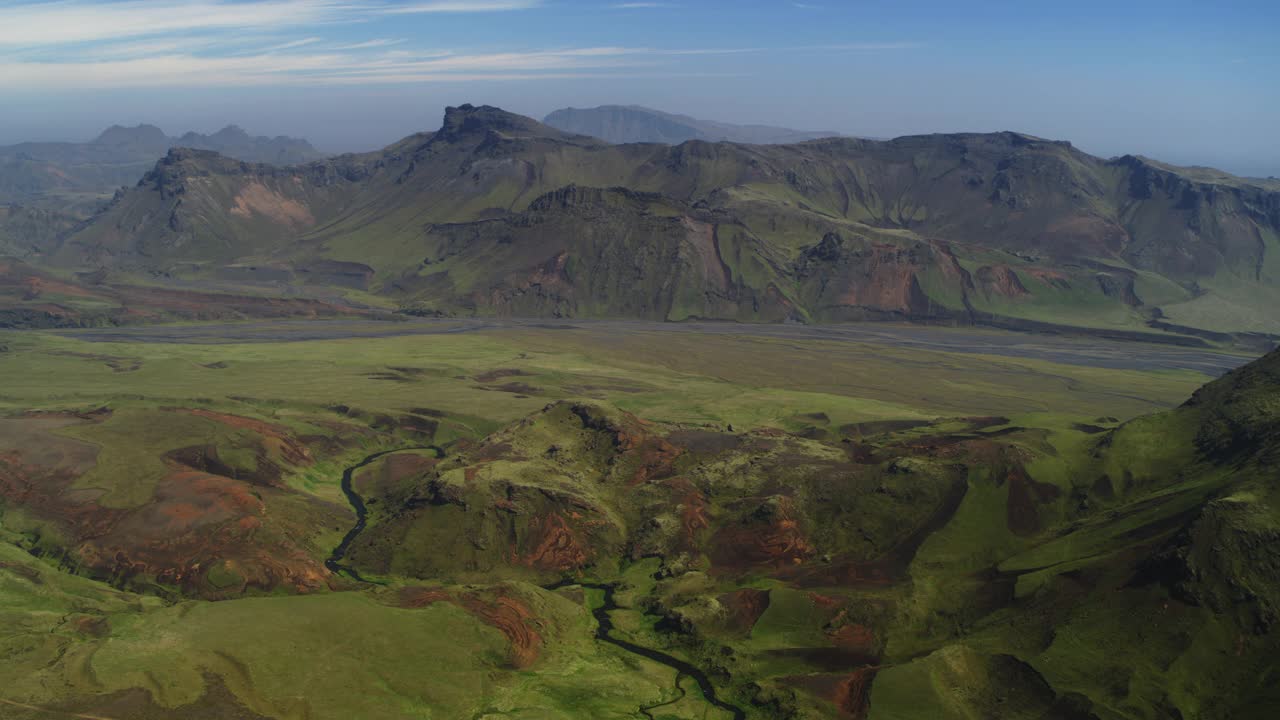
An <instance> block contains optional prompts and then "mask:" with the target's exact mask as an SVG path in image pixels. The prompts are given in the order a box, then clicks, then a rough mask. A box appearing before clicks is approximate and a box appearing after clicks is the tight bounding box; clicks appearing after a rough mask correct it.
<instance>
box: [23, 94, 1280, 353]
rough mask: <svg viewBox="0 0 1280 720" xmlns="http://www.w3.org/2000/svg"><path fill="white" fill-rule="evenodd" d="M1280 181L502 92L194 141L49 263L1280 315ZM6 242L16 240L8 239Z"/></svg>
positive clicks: (756, 296) (541, 294) (841, 312)
mask: <svg viewBox="0 0 1280 720" xmlns="http://www.w3.org/2000/svg"><path fill="white" fill-rule="evenodd" d="M1278 233H1280V192H1277V188H1276V187H1275V186H1274V184H1271V183H1268V182H1267V181H1250V180H1245V179H1241V178H1235V177H1232V176H1228V175H1223V174H1220V173H1214V172H1210V171H1205V170H1200V169H1189V170H1184V169H1180V168H1174V167H1170V166H1165V165H1162V164H1159V163H1156V162H1154V161H1149V160H1146V159H1143V158H1137V157H1128V156H1127V157H1124V158H1119V159H1115V160H1102V159H1099V158H1096V157H1093V156H1090V155H1088V154H1085V153H1083V152H1080V151H1079V150H1076V149H1075V148H1073V147H1072V146H1071V145H1070V144H1069V143H1065V142H1053V141H1048V140H1042V139H1039V138H1033V137H1029V136H1026V135H1020V134H1017V133H995V134H985V135H979V134H957V135H932V136H917V137H904V138H898V139H896V140H892V141H872V140H860V139H852V138H834V139H826V140H815V141H810V142H804V143H799V144H794V145H768V146H764V145H761V146H754V145H739V144H733V143H708V142H703V141H690V142H686V143H684V144H682V145H678V146H667V145H657V144H633V145H607V144H605V143H603V142H601V141H597V140H594V139H592V138H588V137H584V136H579V135H571V134H567V133H564V132H561V131H559V130H555V129H553V128H550V127H547V126H545V125H542V124H540V123H537V122H535V121H534V120H531V119H529V118H524V117H521V116H518V115H513V114H510V113H506V112H503V111H502V110H499V109H497V108H492V107H473V106H462V107H458V108H450V109H449V110H448V111H447V113H446V116H445V119H444V124H443V126H442V127H441V128H440V129H439V130H438V131H436V132H431V133H423V134H419V135H414V136H411V137H408V138H406V139H404V140H402V141H400V142H398V143H396V144H394V145H392V146H390V147H388V148H386V149H385V150H382V151H380V152H375V153H369V154H365V155H348V156H342V157H338V158H333V159H330V160H325V161H321V162H316V163H312V164H309V165H295V166H289V167H275V166H269V165H260V164H251V163H244V162H240V161H235V160H230V159H228V158H226V157H223V156H219V155H216V154H214V153H211V152H207V151H196V150H175V151H173V152H171V153H170V154H169V155H168V156H167V157H166V158H165V159H164V160H162V161H161V162H160V163H159V164H158V165H157V166H156V167H155V169H154V170H153V171H152V172H150V173H148V174H147V175H146V177H144V178H143V179H142V181H141V182H140V183H139V184H138V186H137V187H135V188H133V189H131V190H130V191H128V192H126V193H123V194H122V195H121V196H120V197H118V198H117V199H116V200H115V201H114V202H113V203H112V204H111V206H110V207H108V208H107V209H106V210H105V211H104V212H102V213H101V214H99V215H98V216H97V217H96V218H94V219H93V220H92V221H91V222H89V223H87V224H86V225H84V226H82V227H78V228H75V229H74V230H71V231H63V232H60V233H56V237H54V238H53V239H49V238H44V239H40V238H37V240H38V242H28V243H26V244H25V245H23V244H22V243H19V245H23V247H27V248H28V249H32V246H33V245H37V246H38V247H34V249H33V250H32V253H31V257H32V258H35V259H34V261H35V262H39V263H42V264H47V265H50V266H53V267H59V268H63V269H64V270H67V271H70V270H81V271H84V270H94V271H98V270H100V271H104V272H105V273H106V275H105V276H104V278H105V279H104V280H103V281H104V282H107V283H112V282H116V283H128V282H135V281H137V279H138V278H140V277H145V278H147V279H148V281H149V282H156V281H157V280H159V281H161V282H172V281H181V282H182V283H185V285H184V287H190V285H191V284H192V283H195V284H196V285H198V286H200V287H202V288H207V287H211V286H212V287H218V288H220V289H222V290H224V291H228V289H234V290H235V291H237V292H256V293H274V294H279V293H280V292H281V288H282V287H287V288H290V292H293V293H296V292H299V289H301V292H303V293H305V294H309V295H311V296H317V295H326V294H327V295H335V296H338V297H342V298H345V299H346V300H348V301H355V302H360V303H366V304H370V303H371V304H373V305H376V306H380V307H384V308H388V309H396V308H399V309H403V310H406V311H409V312H416V313H424V314H437V313H441V314H478V315H504V314H511V315H533V316H567V317H643V318H649V319H666V320H681V319H685V318H690V317H700V318H715V319H735V320H752V321H777V320H800V321H810V322H813V321H817V322H831V321H840V320H849V319H860V318H882V317H890V318H900V319H915V320H946V321H950V322H979V323H987V324H995V325H1003V326H1012V327H1021V328H1042V327H1045V326H1048V325H1059V326H1063V325H1065V326H1073V327H1076V328H1088V329H1090V330H1092V331H1095V332H1103V333H1111V334H1126V333H1132V332H1143V333H1148V334H1157V335H1158V334H1163V335H1166V336H1170V335H1171V336H1174V337H1178V338H1185V337H1187V336H1200V337H1201V338H1208V339H1216V340H1228V339H1231V338H1232V337H1233V336H1237V337H1238V336H1242V335H1247V334H1263V335H1266V334H1280V326H1277V325H1276V323H1275V320H1274V318H1273V317H1272V315H1273V314H1272V313H1267V312H1265V309H1267V308H1271V307H1274V306H1275V304H1276V302H1280V290H1277V282H1280V265H1278V264H1277V260H1276V258H1277V257H1280V255H1278V250H1280V234H1278ZM11 244H12V243H11Z"/></svg>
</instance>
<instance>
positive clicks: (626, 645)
mask: <svg viewBox="0 0 1280 720" xmlns="http://www.w3.org/2000/svg"><path fill="white" fill-rule="evenodd" d="M570 585H579V586H581V587H584V588H590V589H592V590H601V591H603V592H604V603H603V604H602V605H601V606H600V607H598V608H595V609H594V610H592V611H591V614H592V615H593V616H595V619H596V640H599V641H601V642H607V643H609V644H610V645H616V646H617V647H620V648H622V649H623V650H626V651H627V652H629V653H633V654H635V655H639V656H640V657H643V658H647V659H649V660H652V661H654V662H656V663H658V664H660V665H666V666H667V667H669V668H671V669H672V670H675V671H676V689H677V690H679V691H680V697H678V698H676V699H675V700H671V701H668V702H664V703H659V704H658V705H652V706H649V707H643V708H640V712H642V713H644V715H645V716H646V717H649V718H652V717H653V716H652V715H650V714H649V711H650V710H653V709H655V708H659V707H662V706H663V705H670V704H671V703H673V702H676V701H678V700H680V699H681V698H682V697H684V688H683V687H681V686H680V679H681V678H682V677H684V676H688V677H691V678H693V681H694V682H696V683H698V687H699V688H700V689H701V690H702V697H703V698H705V699H706V701H707V702H708V703H710V704H712V705H714V706H716V707H718V708H720V709H721V710H724V711H725V712H727V713H730V714H731V715H733V718H734V720H744V718H746V717H747V714H746V713H745V712H743V710H742V708H740V707H738V706H737V705H733V704H731V703H728V702H725V701H724V700H721V699H720V697H719V696H718V695H716V687H715V685H713V684H711V679H710V678H708V677H707V674H706V673H705V672H703V671H702V670H701V669H700V668H698V667H696V666H694V665H691V664H689V663H687V662H685V661H684V660H681V659H680V658H678V657H674V656H672V655H668V654H666V653H664V652H662V651H660V650H654V649H653V648H647V647H644V646H642V645H636V644H635V643H631V642H627V641H626V640H620V639H618V638H615V637H613V636H612V635H610V634H609V633H610V632H611V631H612V630H613V619H612V618H610V617H609V613H610V612H611V611H613V610H617V609H618V603H617V601H616V600H614V597H613V594H614V591H615V590H617V587H618V586H617V584H616V583H612V584H604V583H587V582H578V581H576V580H564V581H561V582H558V583H556V584H554V585H548V586H547V587H546V589H547V590H555V589H558V588H562V587H568V586H570Z"/></svg>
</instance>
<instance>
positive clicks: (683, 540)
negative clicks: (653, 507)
mask: <svg viewBox="0 0 1280 720" xmlns="http://www.w3.org/2000/svg"><path fill="white" fill-rule="evenodd" d="M665 484H666V485H667V487H669V488H670V489H671V502H672V503H673V504H674V505H675V506H676V507H677V508H679V510H680V537H679V540H678V549H680V550H684V551H689V552H691V551H694V550H696V549H697V548H698V537H699V535H701V534H702V531H703V530H706V529H707V528H709V527H711V519H710V517H708V515H707V509H708V508H709V507H710V504H709V503H708V502H707V496H706V495H705V494H704V493H703V492H702V491H701V490H698V488H696V487H694V485H693V483H691V482H689V480H687V479H686V478H671V479H670V480H667V481H666V483H665Z"/></svg>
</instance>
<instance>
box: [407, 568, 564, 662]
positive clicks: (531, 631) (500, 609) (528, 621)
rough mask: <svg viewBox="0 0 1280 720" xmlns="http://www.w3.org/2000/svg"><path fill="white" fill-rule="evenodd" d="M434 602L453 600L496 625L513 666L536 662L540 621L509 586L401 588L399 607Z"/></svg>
mask: <svg viewBox="0 0 1280 720" xmlns="http://www.w3.org/2000/svg"><path fill="white" fill-rule="evenodd" d="M437 602H448V603H453V604H454V605H457V606H458V607H460V608H462V609H464V610H466V611H467V612H469V613H471V614H472V615H474V616H476V617H477V618H479V619H480V620H481V621H482V622H484V623H487V624H488V625H491V626H493V627H495V628H497V629H498V631H499V632H501V633H502V634H503V635H505V636H506V638H507V642H508V643H509V644H510V652H511V654H510V658H509V660H510V662H511V665H512V667H514V668H517V669H521V670H523V669H526V668H529V667H530V666H532V665H533V664H534V663H535V662H537V660H538V655H539V653H540V652H541V650H542V642H543V641H542V634H541V629H542V621H540V620H539V619H538V618H536V617H534V615H533V612H532V611H531V610H530V609H529V606H528V604H527V603H526V602H525V601H524V600H522V599H520V598H519V597H518V596H517V595H515V594H514V593H513V592H512V591H511V589H510V588H507V587H504V586H499V587H496V588H493V589H491V590H488V591H485V592H483V593H482V592H451V591H448V590H443V589H439V588H423V587H408V588H403V589H402V590H400V594H399V605H400V606H401V607H406V608H422V607H427V606H428V605H431V604H433V603H437Z"/></svg>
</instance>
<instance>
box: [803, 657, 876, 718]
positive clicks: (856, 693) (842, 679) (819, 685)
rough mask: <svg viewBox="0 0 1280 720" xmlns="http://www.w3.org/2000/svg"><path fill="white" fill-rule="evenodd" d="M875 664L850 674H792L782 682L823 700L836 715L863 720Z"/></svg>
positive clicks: (867, 709)
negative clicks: (833, 707)
mask: <svg viewBox="0 0 1280 720" xmlns="http://www.w3.org/2000/svg"><path fill="white" fill-rule="evenodd" d="M878 670H879V668H876V667H861V668H858V669H856V670H854V671H853V672H851V673H842V674H831V673H828V674H820V675H792V676H788V677H785V678H782V681H783V682H785V683H787V684H788V685H791V686H792V687H796V688H800V689H802V690H805V691H807V692H809V693H812V694H813V695H816V696H817V697H820V698H822V699H824V700H827V701H828V702H830V703H831V704H832V705H834V706H835V707H836V711H837V712H838V713H839V717H842V718H849V719H850V720H865V718H866V717H867V713H868V711H869V710H870V706H871V683H872V681H873V680H875V676H876V672H877V671H878Z"/></svg>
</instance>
